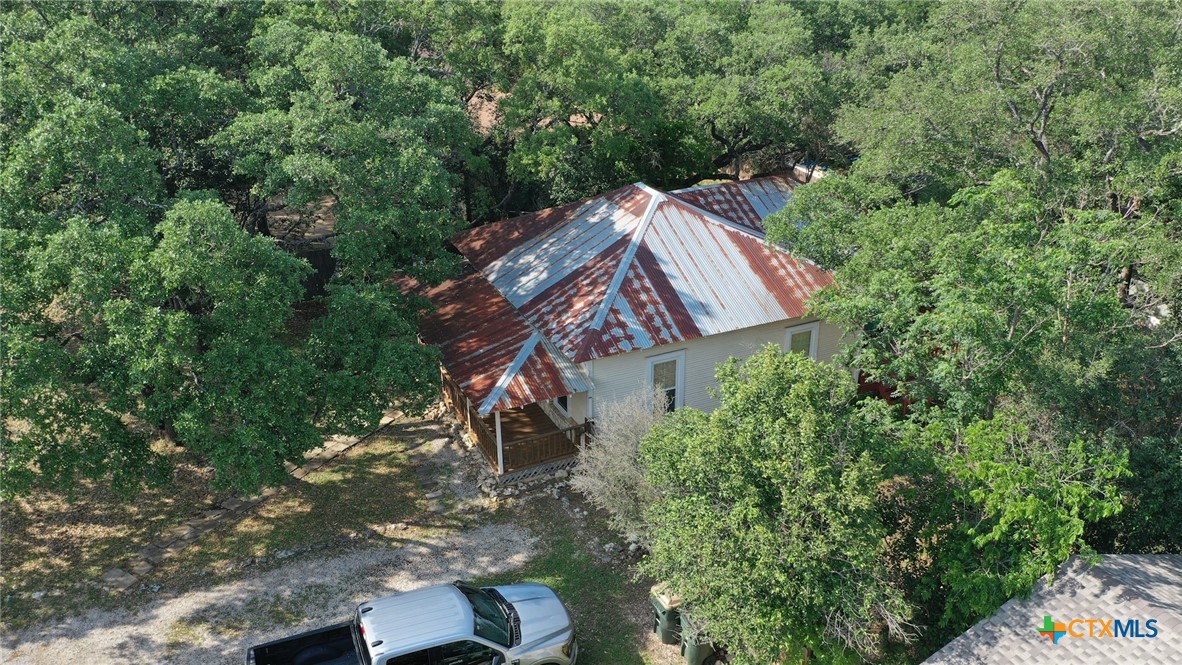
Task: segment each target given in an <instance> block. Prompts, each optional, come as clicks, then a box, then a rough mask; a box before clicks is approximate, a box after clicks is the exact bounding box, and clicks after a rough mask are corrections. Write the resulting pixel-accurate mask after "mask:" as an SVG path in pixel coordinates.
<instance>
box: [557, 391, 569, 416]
mask: <svg viewBox="0 0 1182 665" xmlns="http://www.w3.org/2000/svg"><path fill="white" fill-rule="evenodd" d="M554 406H556V407H558V408H559V410H561V411H562V412H563V413H565V414H566V415H568V416H569V415H570V395H563V396H561V397H555V398H554Z"/></svg>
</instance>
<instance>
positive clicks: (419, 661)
mask: <svg viewBox="0 0 1182 665" xmlns="http://www.w3.org/2000/svg"><path fill="white" fill-rule="evenodd" d="M386 665H431V659H430V653H429V652H428V650H426V649H424V650H423V651H416V652H414V653H408V654H403V655H401V656H394V657H393V658H391V659H390V660H387V661H386Z"/></svg>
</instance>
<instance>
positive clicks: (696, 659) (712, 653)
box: [681, 612, 725, 665]
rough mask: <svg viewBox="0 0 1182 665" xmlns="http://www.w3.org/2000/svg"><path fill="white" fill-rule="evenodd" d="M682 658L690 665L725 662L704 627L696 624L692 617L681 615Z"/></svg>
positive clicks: (710, 664) (683, 613)
mask: <svg viewBox="0 0 1182 665" xmlns="http://www.w3.org/2000/svg"><path fill="white" fill-rule="evenodd" d="M681 656H682V657H683V658H685V662H686V663H687V664H688V665H715V663H721V662H725V661H724V660H723V655H722V654H721V653H719V652H718V651H717V650H716V649H715V648H714V643H713V642H711V641H710V638H709V637H708V636H707V635H706V632H705V631H704V630H703V629H702V626H700V625H698V624H696V623H694V620H693V618H692V617H690V616H689V615H688V614H686V613H685V612H682V613H681Z"/></svg>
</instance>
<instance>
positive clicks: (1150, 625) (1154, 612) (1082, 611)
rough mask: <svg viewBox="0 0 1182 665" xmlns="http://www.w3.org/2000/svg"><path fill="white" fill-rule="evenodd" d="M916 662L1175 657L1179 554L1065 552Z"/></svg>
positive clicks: (1006, 664)
mask: <svg viewBox="0 0 1182 665" xmlns="http://www.w3.org/2000/svg"><path fill="white" fill-rule="evenodd" d="M924 662H925V663H930V664H932V665H936V664H939V665H960V664H967V663H973V664H978V663H986V664H988V663H993V664H995V665H1017V664H1018V663H1021V664H1022V665H1038V664H1039V663H1046V664H1048V665H1050V664H1051V663H1138V664H1139V665H1155V664H1158V663H1160V664H1161V665H1165V664H1166V663H1179V662H1182V555H1179V554H1162V555H1105V556H1104V557H1103V559H1102V560H1101V561H1100V563H1098V564H1096V565H1095V566H1092V565H1090V564H1088V563H1087V562H1085V561H1084V560H1083V559H1081V558H1079V557H1073V558H1071V559H1069V560H1068V561H1067V562H1066V563H1064V564H1063V565H1062V566H1061V567H1060V569H1059V572H1058V574H1057V575H1056V576H1055V578H1054V581H1053V582H1049V583H1048V582H1047V581H1045V580H1044V581H1042V582H1039V584H1038V585H1037V586H1036V587H1035V589H1034V592H1033V593H1031V594H1030V596H1029V597H1027V598H1021V599H1019V598H1015V599H1011V600H1010V601H1009V602H1007V603H1006V604H1005V605H1002V606H1001V608H1000V609H998V610H997V612H995V613H994V614H993V616H991V617H989V618H988V619H985V620H983V621H981V622H980V623H978V624H977V625H975V626H973V627H972V628H970V629H968V630H967V631H965V632H964V633H963V634H962V635H960V636H959V637H957V638H956V639H954V640H952V641H951V642H949V643H948V644H947V645H946V646H945V647H944V648H943V649H940V650H939V651H937V652H936V653H935V654H933V655H932V656H931V657H930V658H928V659H927V660H926V661H924Z"/></svg>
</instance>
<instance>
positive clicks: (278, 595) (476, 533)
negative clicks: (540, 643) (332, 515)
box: [2, 525, 536, 665]
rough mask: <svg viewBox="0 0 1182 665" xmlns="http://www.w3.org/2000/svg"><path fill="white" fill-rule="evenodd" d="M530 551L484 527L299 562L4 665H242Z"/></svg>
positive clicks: (159, 606) (107, 624)
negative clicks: (266, 646) (266, 647)
mask: <svg viewBox="0 0 1182 665" xmlns="http://www.w3.org/2000/svg"><path fill="white" fill-rule="evenodd" d="M408 537H412V536H409V534H408ZM535 542H536V539H535V537H534V536H532V535H531V534H530V533H529V532H528V531H526V530H525V529H523V528H520V527H516V526H507V525H496V526H482V527H477V528H473V529H469V530H465V531H452V532H447V533H443V534H440V535H433V536H424V537H422V538H421V539H419V540H410V541H407V542H406V543H405V544H404V545H403V546H401V547H399V548H396V549H395V548H390V547H383V546H377V547H367V548H364V549H359V550H354V551H351V552H348V553H346V554H342V555H337V556H333V557H328V558H309V559H307V560H297V561H294V562H293V563H291V564H289V565H287V566H284V567H282V568H279V569H276V570H272V571H269V572H266V573H261V574H259V575H256V576H253V577H249V578H246V579H243V580H240V581H238V582H234V583H231V584H223V585H220V586H217V587H214V588H211V589H205V590H201V591H192V592H189V593H185V594H181V595H178V596H175V597H171V598H165V599H161V600H158V601H155V602H151V603H147V604H145V605H144V606H142V607H140V608H139V609H138V610H136V611H134V612H131V611H127V610H120V611H98V610H96V611H91V612H90V613H88V614H85V615H83V616H79V617H73V618H67V619H65V620H64V621H63V622H62V623H61V624H59V625H54V626H37V627H33V628H30V629H28V630H25V631H22V632H20V633H17V634H16V635H10V636H5V639H4V644H3V647H4V648H3V658H2V662H4V663H46V664H49V663H80V662H85V663H149V662H164V663H191V664H193V665H212V664H214V663H241V662H242V659H243V655H244V652H245V649H246V648H247V646H249V645H252V644H258V643H260V642H266V641H269V640H273V639H278V638H280V637H283V636H284V635H290V634H292V633H296V632H300V631H304V630H311V629H313V628H316V627H319V626H323V625H326V624H330V623H333V622H337V621H342V620H345V619H347V618H349V616H350V615H351V614H352V612H353V610H354V609H355V608H356V606H357V604H358V603H361V602H364V601H366V600H368V599H371V598H375V597H379V596H384V595H389V594H391V593H396V592H399V591H407V590H410V589H414V588H418V587H422V586H428V585H431V584H438V583H442V582H450V581H452V580H456V579H464V578H473V577H479V576H484V575H488V574H492V573H498V572H504V571H508V570H513V569H516V568H518V567H520V566H522V565H523V564H524V563H525V562H526V561H528V560H529V559H530V558H531V557H532V556H533V554H534V545H535Z"/></svg>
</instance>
